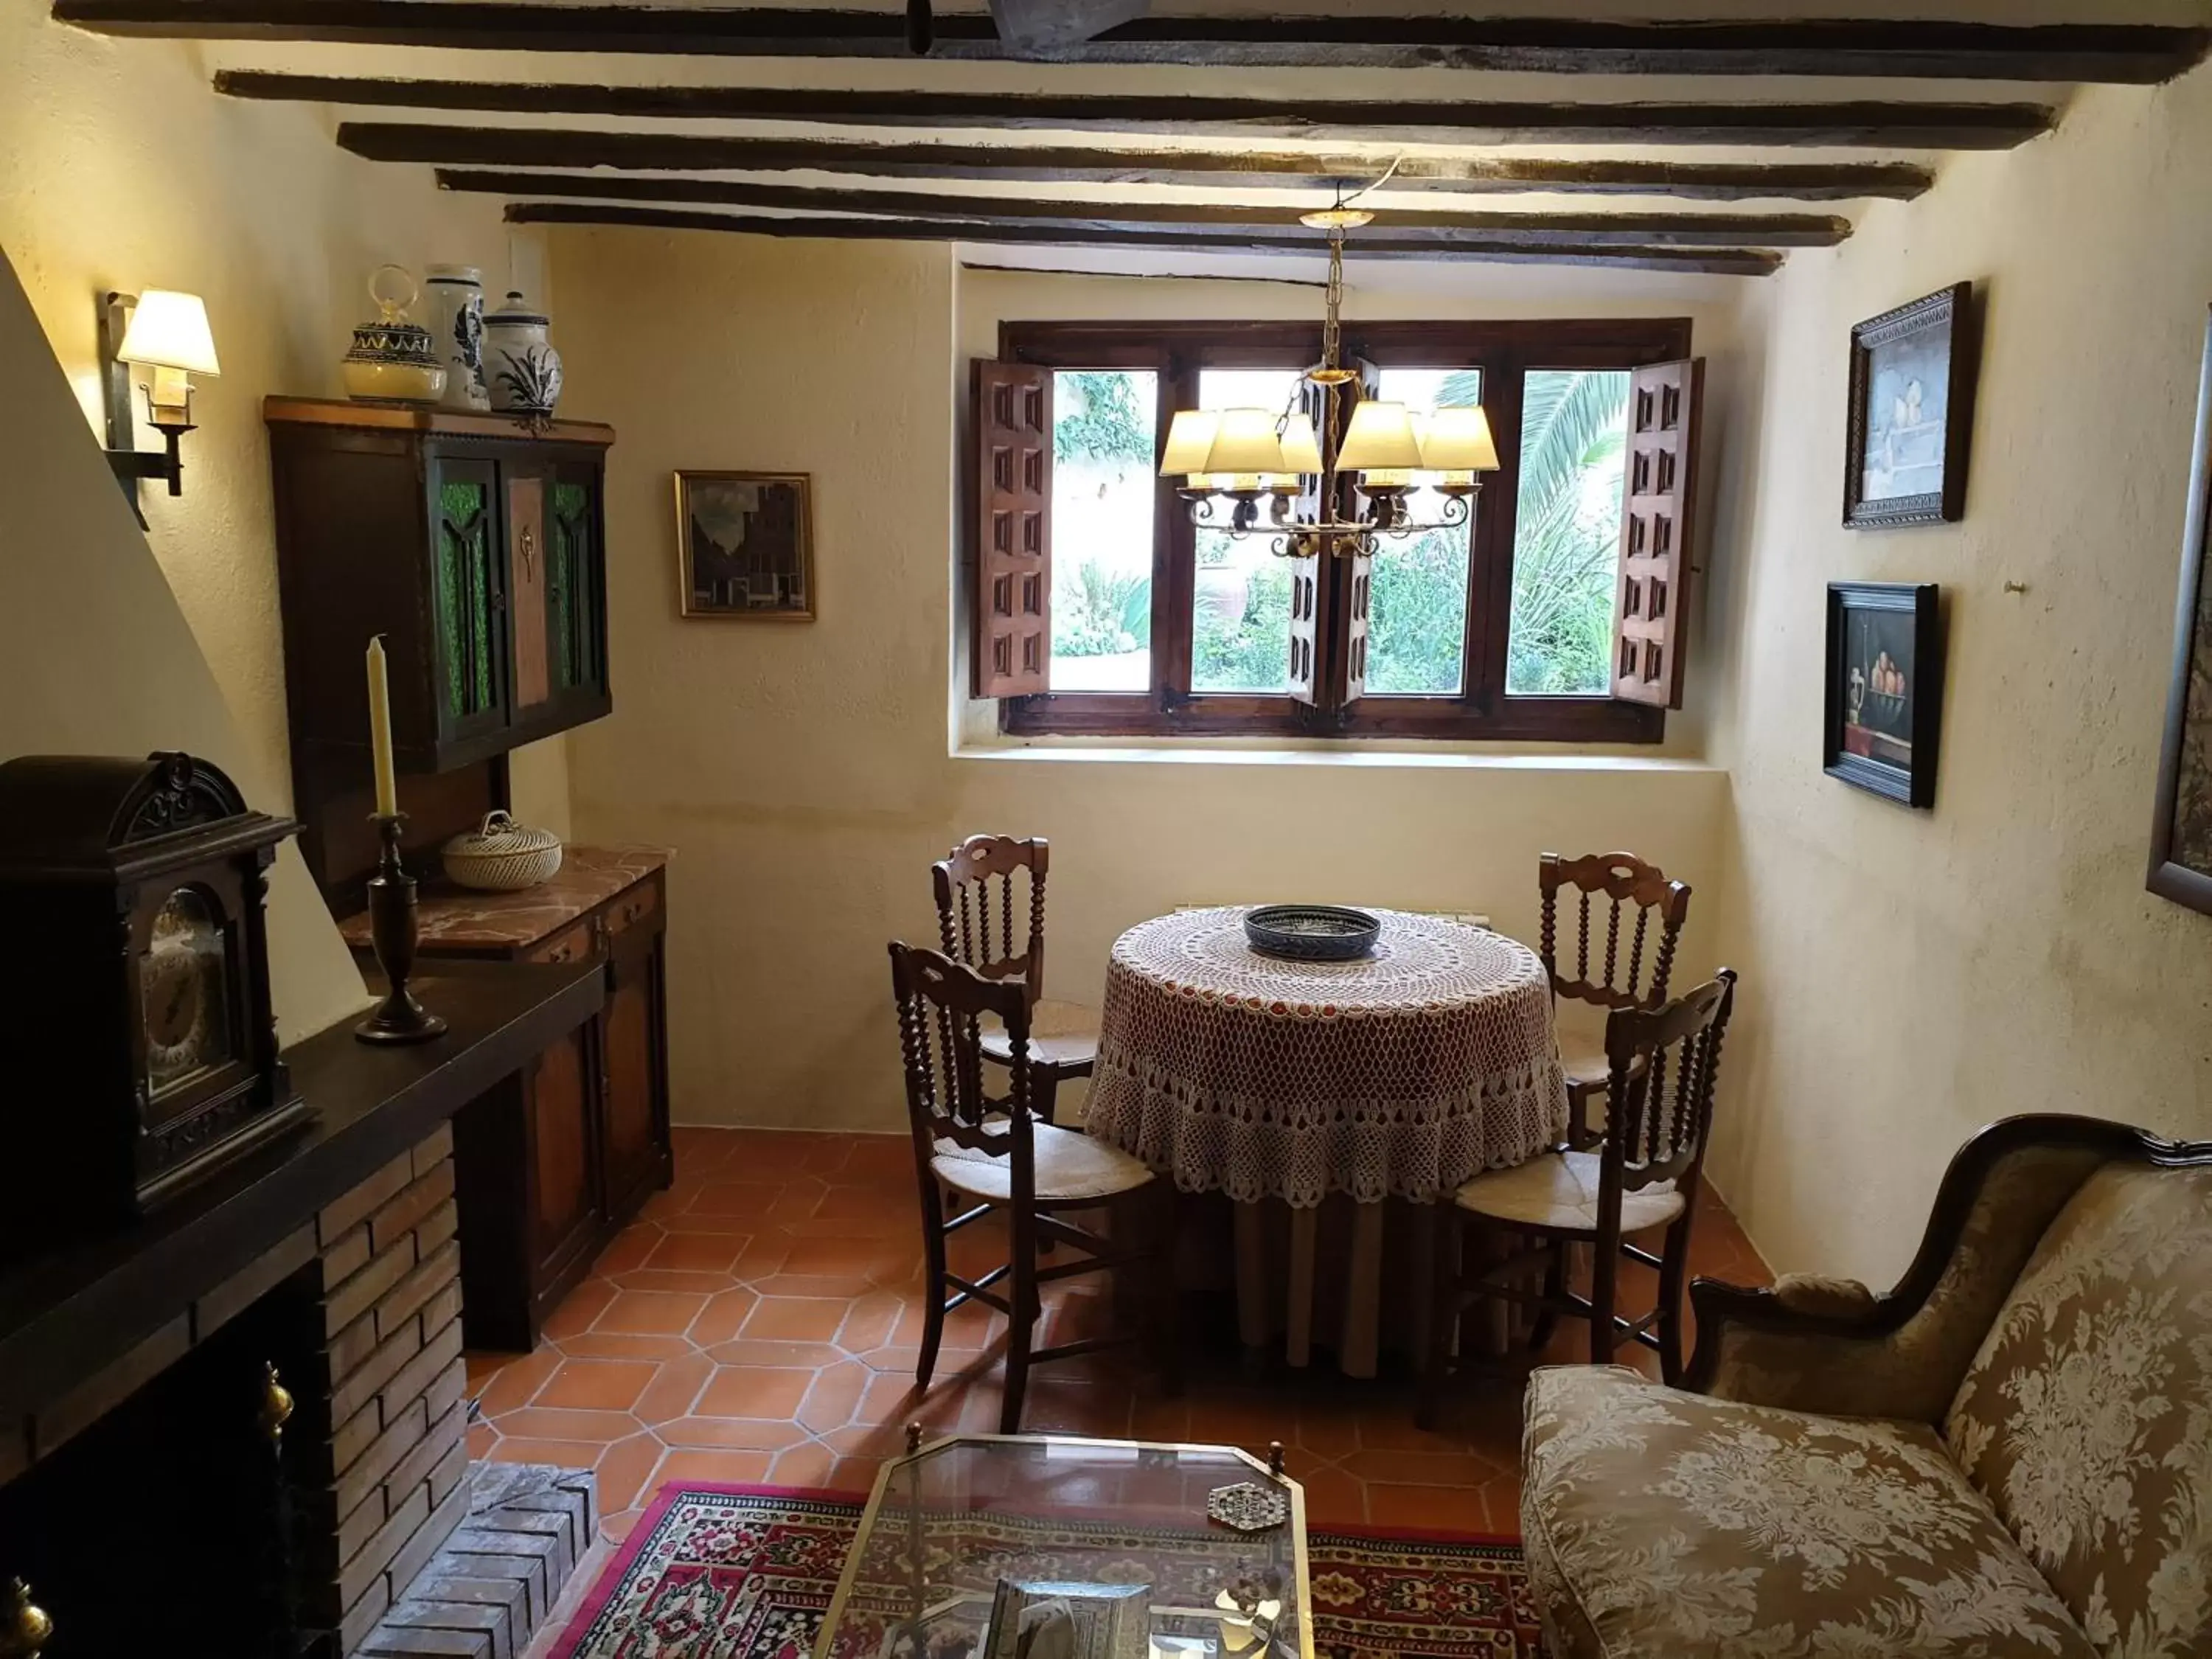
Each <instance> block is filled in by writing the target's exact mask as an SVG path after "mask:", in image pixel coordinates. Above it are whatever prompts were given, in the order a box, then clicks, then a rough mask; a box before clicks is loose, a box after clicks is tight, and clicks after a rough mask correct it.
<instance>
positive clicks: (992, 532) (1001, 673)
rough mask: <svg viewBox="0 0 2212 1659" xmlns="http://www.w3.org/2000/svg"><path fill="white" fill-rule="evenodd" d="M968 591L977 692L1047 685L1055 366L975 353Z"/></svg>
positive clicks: (1018, 691) (1022, 692)
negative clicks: (971, 582) (971, 587)
mask: <svg viewBox="0 0 2212 1659" xmlns="http://www.w3.org/2000/svg"><path fill="white" fill-rule="evenodd" d="M972 392H973V395H972V398H971V402H972V403H973V404H974V406H975V461H974V465H975V473H974V477H975V626H974V628H973V629H972V630H971V633H970V635H969V657H970V658H971V659H973V662H974V665H975V672H974V680H975V695H976V696H979V697H1023V696H1030V694H1031V693H1033V692H1039V691H1043V690H1047V689H1048V688H1049V686H1050V684H1051V671H1052V371H1051V370H1050V369H1048V368H1038V367H1036V365H1035V364H1032V363H1000V362H990V361H989V360H987V359H985V358H977V359H976V360H975V364H974V368H973V376H972Z"/></svg>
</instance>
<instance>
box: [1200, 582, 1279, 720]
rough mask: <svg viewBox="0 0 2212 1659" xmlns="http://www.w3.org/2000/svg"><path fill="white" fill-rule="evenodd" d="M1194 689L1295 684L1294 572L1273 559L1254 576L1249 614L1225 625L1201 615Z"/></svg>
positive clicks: (1246, 604)
mask: <svg viewBox="0 0 2212 1659" xmlns="http://www.w3.org/2000/svg"><path fill="white" fill-rule="evenodd" d="M1190 647H1191V661H1190V684H1191V690H1194V691H1280V690H1283V689H1284V687H1285V686H1286V685H1288V684H1290V660H1291V571H1290V564H1289V562H1288V561H1287V560H1283V559H1274V558H1271V559H1269V561H1268V562H1267V563H1266V564H1264V565H1262V566H1261V568H1259V569H1257V570H1255V572H1253V574H1252V580H1251V581H1250V583H1249V585H1248V586H1246V588H1245V590H1244V614H1243V616H1242V617H1238V618H1237V620H1236V621H1235V622H1233V623H1222V622H1218V621H1217V620H1215V618H1214V617H1213V616H1212V614H1211V613H1210V612H1208V611H1200V612H1199V614H1198V616H1197V617H1196V618H1195V619H1194V623H1193V626H1192V630H1191V641H1190Z"/></svg>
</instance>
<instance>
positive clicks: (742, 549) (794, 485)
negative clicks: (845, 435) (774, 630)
mask: <svg viewBox="0 0 2212 1659" xmlns="http://www.w3.org/2000/svg"><path fill="white" fill-rule="evenodd" d="M675 476H676V559H677V597H678V605H679V606H680V608H681V610H682V612H683V614H684V616H686V617H710V618H714V619H717V620H726V621H734V622H812V621H813V620H814V617H815V609H814V606H815V592H814V501H813V478H812V475H811V474H809V473H805V472H705V471H679V472H678V473H677V474H676V475H675Z"/></svg>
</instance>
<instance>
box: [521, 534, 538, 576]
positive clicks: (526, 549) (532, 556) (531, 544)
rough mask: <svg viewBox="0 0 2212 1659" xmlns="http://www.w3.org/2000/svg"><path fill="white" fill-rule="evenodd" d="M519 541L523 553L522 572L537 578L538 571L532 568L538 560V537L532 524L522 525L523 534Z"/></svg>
mask: <svg viewBox="0 0 2212 1659" xmlns="http://www.w3.org/2000/svg"><path fill="white" fill-rule="evenodd" d="M518 541H519V545H520V550H521V553H522V574H524V575H525V576H526V577H528V578H530V579H531V580H536V574H537V573H536V572H535V571H534V570H532V566H533V565H535V564H536V563H537V562H538V538H537V536H536V535H535V534H534V533H533V532H532V530H531V528H530V526H528V525H525V526H522V534H521V536H520V538H518Z"/></svg>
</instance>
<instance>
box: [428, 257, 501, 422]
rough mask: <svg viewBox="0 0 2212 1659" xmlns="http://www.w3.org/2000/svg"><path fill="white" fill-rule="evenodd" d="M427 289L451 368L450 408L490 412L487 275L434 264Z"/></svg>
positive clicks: (435, 331)
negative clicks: (485, 357)
mask: <svg viewBox="0 0 2212 1659" xmlns="http://www.w3.org/2000/svg"><path fill="white" fill-rule="evenodd" d="M422 285H423V287H425V288H426V289H428V290H429V295H430V333H431V336H432V338H433V340H434V341H435V343H436V346H437V349H438V354H439V356H440V357H441V360H442V361H443V362H444V365H445V369H446V395H445V399H444V401H445V404H446V407H447V408H448V409H489V408H490V407H491V395H490V393H489V391H487V390H486V388H485V386H484V372H483V330H484V292H483V272H482V271H481V270H477V268H476V267H475V266H474V265H429V266H427V267H425V268H424V270H423V272H422Z"/></svg>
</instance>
